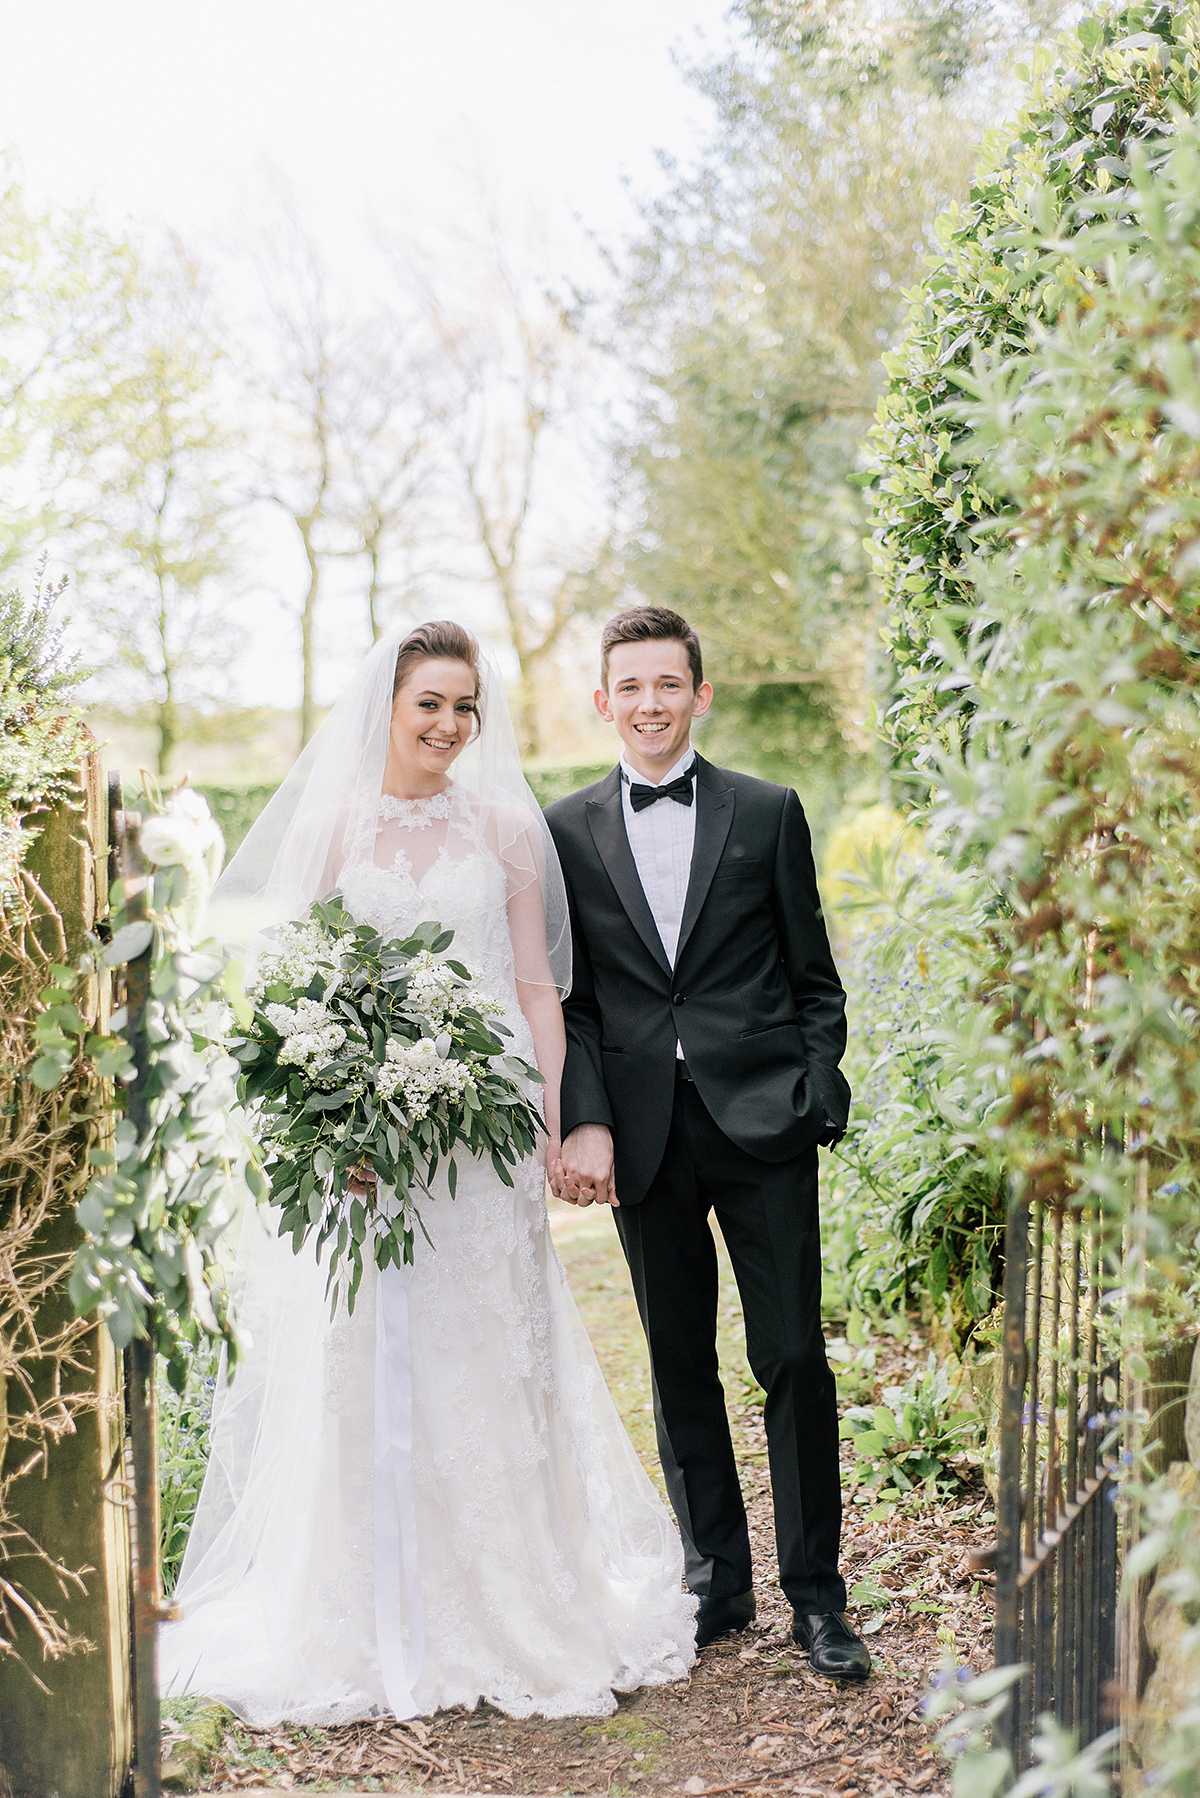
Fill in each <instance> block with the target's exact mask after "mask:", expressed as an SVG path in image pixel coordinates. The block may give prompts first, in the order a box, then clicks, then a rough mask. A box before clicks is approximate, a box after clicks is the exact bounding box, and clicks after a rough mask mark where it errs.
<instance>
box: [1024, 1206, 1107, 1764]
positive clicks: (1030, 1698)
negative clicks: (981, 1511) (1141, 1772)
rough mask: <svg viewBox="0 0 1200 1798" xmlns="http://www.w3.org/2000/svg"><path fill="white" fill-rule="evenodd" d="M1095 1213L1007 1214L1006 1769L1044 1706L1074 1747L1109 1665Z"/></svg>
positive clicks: (1091, 1719)
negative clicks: (1011, 1680) (1013, 1672)
mask: <svg viewBox="0 0 1200 1798" xmlns="http://www.w3.org/2000/svg"><path fill="white" fill-rule="evenodd" d="M1103 1276H1104V1269H1103V1261H1102V1255H1101V1246H1100V1235H1099V1230H1098V1227H1097V1224H1096V1220H1095V1219H1094V1218H1091V1217H1089V1216H1087V1215H1086V1214H1080V1213H1078V1212H1070V1213H1068V1214H1067V1215H1066V1216H1064V1215H1062V1214H1061V1213H1056V1212H1049V1211H1047V1210H1045V1209H1043V1208H1042V1207H1040V1206H1039V1207H1037V1208H1036V1209H1035V1210H1034V1211H1033V1213H1032V1215H1031V1214H1030V1211H1029V1209H1028V1207H1027V1206H1025V1205H1023V1204H1020V1203H1014V1204H1013V1205H1012V1206H1010V1209H1009V1216H1008V1237H1007V1257H1006V1265H1005V1290H1004V1385H1003V1393H1002V1399H1001V1409H1000V1467H999V1485H998V1492H997V1503H996V1665H997V1666H998V1667H1011V1666H1014V1665H1017V1664H1020V1665H1022V1666H1023V1667H1024V1668H1025V1672H1024V1673H1023V1674H1022V1676H1021V1678H1020V1680H1019V1681H1018V1682H1017V1684H1016V1685H1015V1686H1014V1687H1013V1689H1012V1693H1011V1695H1010V1699H1009V1704H1008V1708H1007V1710H1006V1712H1005V1714H1004V1717H1003V1720H1002V1734H1003V1736H1004V1739H1005V1741H1006V1744H1007V1746H1008V1748H1009V1749H1010V1751H1011V1753H1012V1756H1013V1761H1014V1765H1015V1767H1016V1768H1017V1770H1018V1771H1020V1770H1021V1769H1023V1768H1024V1767H1026V1766H1027V1765H1028V1764H1029V1759H1030V1742H1031V1739H1032V1736H1033V1731H1034V1726H1035V1724H1036V1721H1037V1719H1038V1717H1040V1716H1041V1715H1042V1714H1043V1713H1046V1712H1049V1713H1050V1714H1051V1715H1053V1716H1054V1718H1055V1719H1056V1721H1057V1722H1058V1723H1060V1724H1062V1725H1063V1726H1065V1727H1067V1728H1070V1729H1073V1730H1074V1731H1075V1732H1076V1734H1077V1738H1078V1741H1079V1743H1080V1745H1081V1746H1083V1745H1085V1744H1086V1743H1088V1742H1092V1741H1094V1740H1095V1739H1096V1737H1097V1736H1098V1735H1100V1734H1102V1733H1103V1731H1104V1730H1105V1729H1106V1728H1107V1727H1108V1726H1109V1725H1110V1724H1111V1722H1112V1717H1111V1714H1110V1713H1111V1691H1112V1687H1113V1681H1114V1679H1115V1676H1116V1671H1117V1595H1118V1572H1117V1563H1118V1520H1117V1507H1116V1483H1115V1478H1114V1476H1115V1473H1116V1470H1117V1458H1118V1451H1117V1448H1116V1446H1115V1426H1116V1424H1117V1418H1118V1411H1119V1397H1120V1394H1119V1389H1118V1378H1119V1372H1118V1370H1119V1363H1118V1362H1117V1361H1116V1360H1115V1359H1114V1358H1112V1353H1111V1349H1110V1348H1107V1347H1106V1346H1105V1332H1104V1329H1103V1322H1104V1314H1103V1303H1104V1277H1103Z"/></svg>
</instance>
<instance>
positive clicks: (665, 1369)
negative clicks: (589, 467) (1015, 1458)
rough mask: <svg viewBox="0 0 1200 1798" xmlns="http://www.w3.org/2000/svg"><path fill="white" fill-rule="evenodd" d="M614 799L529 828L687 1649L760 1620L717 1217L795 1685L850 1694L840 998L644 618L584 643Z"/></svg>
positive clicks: (679, 663) (774, 843) (664, 647)
mask: <svg viewBox="0 0 1200 1798" xmlns="http://www.w3.org/2000/svg"><path fill="white" fill-rule="evenodd" d="M601 654H602V674H601V681H602V684H601V687H600V689H599V690H598V691H597V693H596V695H595V702H596V707H597V710H598V711H599V713H600V716H601V717H602V718H604V719H605V720H606V721H607V722H608V723H610V724H615V725H616V728H617V734H618V736H619V737H620V738H621V742H622V744H623V745H624V753H623V754H622V757H621V761H620V765H619V766H618V767H617V768H614V769H613V771H612V773H611V774H610V775H608V776H607V778H606V779H604V780H602V781H599V782H598V783H597V784H596V785H595V786H593V787H587V788H585V789H584V791H583V792H581V793H574V794H572V795H571V796H570V797H569V798H567V799H561V800H559V801H558V803H557V804H555V805H552V806H551V807H550V808H549V810H548V811H547V813H546V816H547V820H548V822H549V825H550V829H551V832H552V833H553V836H554V841H555V844H556V845H557V848H558V853H559V857H560V859H561V861H562V867H563V872H564V874H565V876H566V883H567V895H568V899H569V902H570V911H571V927H572V933H573V948H574V984H573V986H572V989H571V995H570V998H569V999H568V1000H567V1002H566V1006H565V1013H566V1025H567V1059H566V1067H565V1069H564V1072H563V1081H562V1130H563V1137H564V1141H563V1147H562V1160H561V1164H560V1165H559V1167H558V1168H557V1169H556V1170H555V1175H554V1189H555V1191H556V1192H557V1193H558V1195H559V1197H561V1198H566V1199H568V1200H570V1201H572V1202H574V1203H576V1204H585V1205H586V1204H591V1203H592V1202H593V1201H597V1202H600V1203H605V1204H609V1205H612V1206H613V1207H614V1215H615V1218H616V1225H617V1230H618V1232H619V1234H620V1237H621V1245H622V1247H623V1248H624V1251H625V1257H626V1259H627V1261H628V1263H629V1269H630V1273H631V1275H632V1277H633V1285H634V1291H635V1293H636V1295H637V1303H638V1310H639V1311H640V1313H641V1319H642V1325H643V1327H644V1329H645V1332H646V1339H647V1342H648V1343H649V1347H650V1360H651V1367H652V1372H653V1384H654V1416H655V1422H656V1425H657V1430H658V1447H659V1453H660V1455H661V1457H662V1464H663V1472H664V1474H665V1477H666V1481H667V1489H668V1491H669V1493H670V1496H671V1502H672V1504H673V1506H674V1508H675V1515H676V1517H677V1518H678V1520H679V1527H680V1530H681V1532H682V1535H683V1543H684V1553H685V1564H686V1569H687V1581H688V1585H689V1587H690V1588H691V1590H692V1591H693V1592H695V1593H697V1594H699V1598H700V1604H699V1608H698V1611H697V1618H696V1641H697V1646H699V1647H701V1648H703V1647H704V1646H705V1645H706V1644H707V1643H709V1642H711V1641H713V1640H714V1639H715V1638H716V1637H718V1636H721V1635H725V1634H727V1633H729V1632H730V1631H732V1630H740V1629H745V1628H746V1626H747V1625H748V1624H749V1623H750V1622H751V1621H752V1620H753V1618H754V1593H753V1582H752V1575H751V1565H750V1539H749V1535H748V1532H747V1528H746V1511H745V1506H744V1504H743V1501H742V1493H741V1487H740V1485H739V1483H738V1476H737V1468H736V1466H735V1463H734V1457H733V1445H732V1443H731V1441H730V1435H729V1420H728V1417H727V1416H726V1412H725V1397H724V1393H723V1391H722V1388H721V1383H720V1379H719V1376H718V1366H717V1348H716V1321H717V1257H716V1249H715V1246H714V1243H713V1238H712V1233H711V1231H710V1228H709V1221H708V1217H709V1212H710V1210H712V1211H715V1212H716V1214H717V1220H718V1222H719V1224H720V1226H721V1233H722V1235H723V1236H724V1238H725V1242H726V1245H727V1246H728V1249H729V1254H730V1259H731V1260H732V1262H733V1267H734V1272H735V1274H736V1275H737V1282H738V1290H739V1292H740V1293H741V1298H742V1307H743V1311H744V1313H745V1321H746V1347H747V1351H748V1354H749V1358H750V1365H751V1366H752V1368H753V1369H754V1373H755V1376H756V1378H757V1379H758V1380H759V1381H760V1383H761V1384H762V1386H763V1387H764V1388H765V1389H766V1394H767V1400H766V1428H767V1443H768V1448H769V1455H770V1467H771V1488H772V1493H773V1496H774V1501H775V1535H776V1543H777V1546H778V1552H779V1573H780V1584H781V1585H782V1587H783V1590H784V1592H785V1594H786V1595H787V1597H788V1599H789V1600H790V1602H791V1605H792V1609H793V1612H794V1613H795V1620H794V1624H793V1630H792V1633H793V1637H794V1639H795V1640H796V1641H797V1642H798V1643H799V1644H800V1645H801V1647H803V1648H805V1649H807V1650H808V1651H809V1654H810V1657H811V1662H812V1665H813V1667H814V1668H815V1669H816V1670H817V1671H818V1672H821V1673H826V1674H831V1675H834V1676H836V1677H842V1678H851V1679H861V1678H864V1677H865V1676H866V1674H867V1672H868V1671H869V1669H870V1665H871V1661H870V1656H869V1654H868V1652H867V1650H866V1648H865V1646H864V1645H863V1643H862V1642H861V1641H860V1640H859V1638H858V1637H857V1636H856V1635H855V1633H854V1631H853V1630H852V1629H851V1627H850V1625H849V1623H848V1621H847V1619H846V1618H845V1616H844V1615H843V1608H844V1606H845V1603H846V1588H845V1586H844V1584H843V1582H842V1579H841V1575H840V1574H839V1572H838V1537H839V1532H840V1526H841V1493H840V1489H839V1485H838V1419H837V1408H836V1397H835V1389H834V1382H833V1376H832V1374H831V1373H830V1370H829V1366H828V1364H827V1362H826V1359H825V1343H824V1338H823V1337H822V1334H821V1248H820V1238H819V1234H818V1223H817V1145H818V1144H826V1145H828V1144H831V1143H834V1142H836V1141H837V1140H838V1138H839V1137H840V1136H841V1134H842V1132H843V1130H844V1129H845V1125H846V1119H847V1116H848V1112H849V1104H850V1089H849V1087H848V1086H847V1084H846V1081H845V1079H844V1078H843V1076H842V1075H841V1074H840V1073H839V1072H838V1062H839V1060H840V1059H841V1055H842V1052H843V1050H844V1048H845V1042H846V1027H845V1020H844V1012H845V994H844V993H843V991H842V987H841V983H840V981H839V980H838V976H837V971H836V969H835V968H834V965H833V959H832V957H831V955H830V951H829V941H828V938H827V936H826V934H825V926H824V924H823V922H822V920H821V910H820V901H819V899H818V896H817V886H816V877H815V873H814V869H813V859H812V851H811V848H810V843H809V834H808V826H807V824H806V823H805V821H804V813H803V811H802V810H801V807H800V802H799V800H798V799H797V797H796V795H795V793H794V792H792V791H791V789H790V788H785V787H776V786H771V785H769V784H768V783H767V782H766V781H762V780H754V779H752V778H751V777H750V776H749V775H745V774H732V773H729V772H727V771H726V770H724V769H721V768H714V767H712V766H711V764H710V763H708V762H706V761H704V760H703V758H702V757H700V756H698V755H697V754H696V752H695V750H694V749H693V748H692V747H691V744H690V741H689V738H690V733H691V726H692V720H693V718H699V717H702V716H703V714H704V713H705V712H706V711H707V710H708V708H709V706H710V704H711V703H712V688H711V687H710V686H709V684H708V682H707V681H706V680H705V679H704V677H703V669H702V666H701V657H700V642H699V639H698V638H697V636H696V633H695V631H694V630H693V629H692V627H691V625H689V624H687V623H686V622H685V620H684V619H682V618H680V617H679V616H678V614H677V613H675V612H670V611H667V610H665V609H664V608H663V607H661V606H638V607H636V608H634V609H633V610H632V611H628V612H622V613H620V614H619V616H618V617H616V618H614V619H612V621H611V622H610V623H609V624H608V625H607V626H606V627H605V630H604V634H603V637H602V640H601Z"/></svg>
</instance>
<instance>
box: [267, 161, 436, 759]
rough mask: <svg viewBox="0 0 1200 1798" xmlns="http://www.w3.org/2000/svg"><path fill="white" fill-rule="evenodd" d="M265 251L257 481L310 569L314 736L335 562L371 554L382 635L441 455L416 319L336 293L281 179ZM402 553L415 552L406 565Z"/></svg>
mask: <svg viewBox="0 0 1200 1798" xmlns="http://www.w3.org/2000/svg"><path fill="white" fill-rule="evenodd" d="M253 259H254V261H255V263H256V265H257V268H258V272H259V276H260V280H261V286H262V292H263V298H264V301H265V317H264V320H263V325H264V330H263V332H262V342H261V354H260V355H257V356H256V358H255V362H254V365H253V367H252V368H250V369H248V370H247V378H248V384H249V387H250V391H251V394H252V396H253V397H254V399H255V400H256V401H257V403H258V407H259V414H260V416H259V421H258V452H257V461H258V465H259V479H258V482H257V484H256V492H257V495H258V497H260V498H263V499H266V500H268V501H269V502H270V503H272V504H273V505H276V506H278V507H280V508H281V509H282V511H284V512H285V513H286V514H287V516H288V518H290V519H291V521H292V524H293V525H294V527H295V530H296V534H297V536H298V537H299V540H300V545H301V548H302V550H303V553H304V560H305V566H306V569H307V576H308V581H307V588H306V590H305V593H304V596H303V599H302V601H301V604H300V662H301V702H300V742H301V746H302V747H303V745H304V744H305V743H307V742H308V740H309V738H310V737H311V735H312V733H313V731H314V729H315V728H316V696H315V651H316V626H317V618H318V613H319V609H320V600H321V592H322V583H323V578H324V572H325V567H326V564H327V563H328V562H329V561H330V560H331V559H332V558H335V557H336V558H351V559H357V558H363V559H364V560H365V564H366V569H367V577H368V578H367V591H366V596H365V597H366V611H367V622H368V624H369V628H370V631H371V636H372V639H375V638H376V637H378V635H379V631H380V628H381V623H382V608H383V606H384V605H385V604H386V601H387V598H388V596H389V594H391V592H392V590H393V588H394V587H397V586H398V587H399V588H400V590H401V591H402V592H404V591H407V590H409V589H410V588H411V586H412V585H413V584H414V579H415V576H414V574H413V569H414V567H415V566H416V565H417V564H418V563H419V553H418V552H419V548H420V543H421V540H422V538H423V531H422V529H421V528H420V525H419V523H418V520H419V516H420V505H421V502H422V499H423V496H424V493H425V490H426V486H427V483H428V479H429V475H430V469H431V460H430V448H429V418H430V413H429V400H428V395H427V379H426V374H425V370H424V366H423V364H422V361H421V358H420V354H419V352H418V351H417V349H416V347H415V345H414V343H413V341H412V333H411V322H410V321H409V320H407V319H406V318H404V317H402V316H400V315H398V314H396V313H394V312H390V311H384V310H375V311H372V310H371V309H369V308H367V307H360V308H358V309H357V310H355V309H352V308H350V307H349V306H346V305H341V304H339V303H338V301H337V300H336V298H335V296H334V295H333V293H332V291H331V284H330V280H329V275H328V271H327V269H326V267H325V265H324V262H323V259H322V257H321V255H320V252H319V251H318V249H317V247H316V245H315V243H314V241H313V239H312V237H311V235H310V233H309V232H308V230H307V229H306V227H305V224H304V222H303V219H302V217H301V215H300V212H299V209H298V207H297V205H296V203H295V200H294V199H293V197H292V195H291V194H290V193H289V192H288V190H287V189H286V187H285V186H283V185H282V184H281V183H278V182H277V183H275V184H274V187H273V193H272V198H271V214H270V217H269V221H268V223H267V224H266V225H265V227H264V228H263V229H262V230H260V231H259V232H258V234H257V237H256V242H255V249H254V252H253ZM281 452H282V453H281ZM406 552H407V557H406ZM393 560H394V561H397V562H405V561H406V560H407V563H408V567H407V569H406V577H405V578H403V579H399V578H398V577H397V573H396V569H395V567H394V566H392V562H393Z"/></svg>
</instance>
